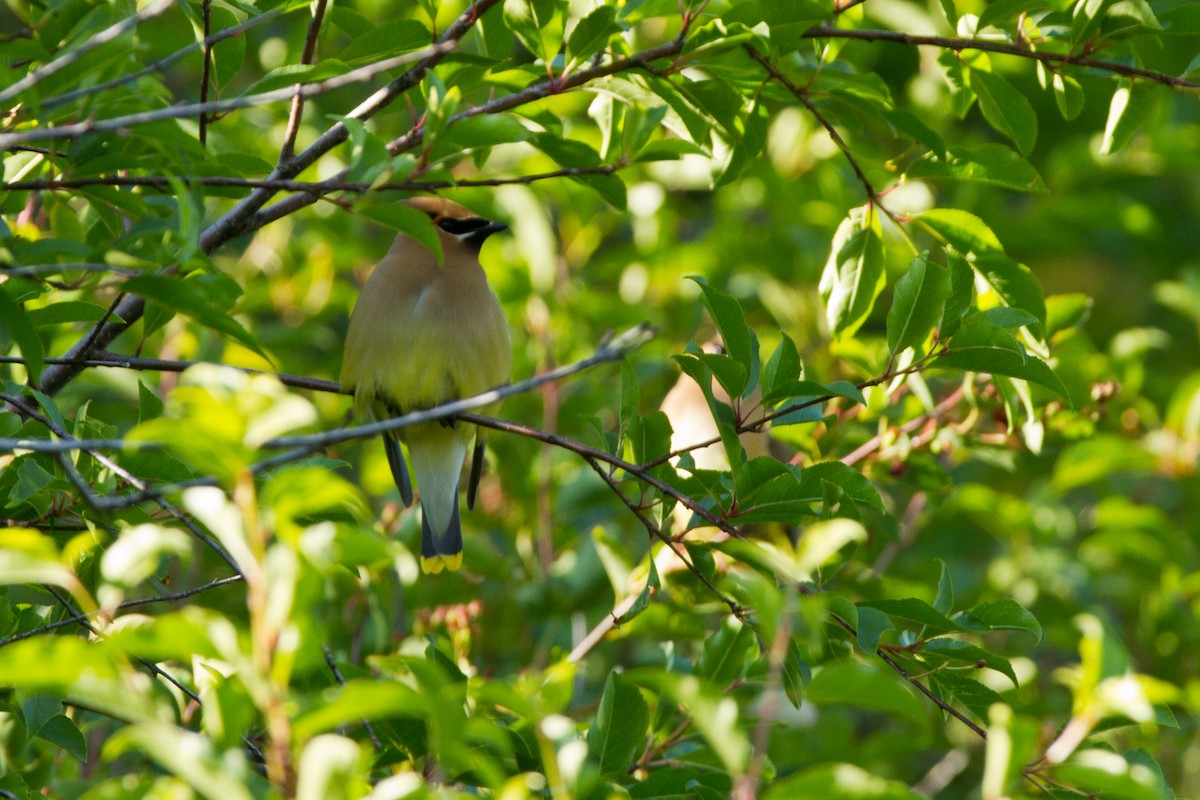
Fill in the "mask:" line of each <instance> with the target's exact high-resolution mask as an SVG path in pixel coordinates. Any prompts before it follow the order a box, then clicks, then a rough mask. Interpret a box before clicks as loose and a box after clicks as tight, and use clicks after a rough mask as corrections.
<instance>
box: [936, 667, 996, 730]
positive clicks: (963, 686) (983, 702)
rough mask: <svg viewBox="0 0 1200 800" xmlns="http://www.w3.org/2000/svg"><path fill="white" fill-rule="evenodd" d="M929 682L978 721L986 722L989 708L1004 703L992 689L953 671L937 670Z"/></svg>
mask: <svg viewBox="0 0 1200 800" xmlns="http://www.w3.org/2000/svg"><path fill="white" fill-rule="evenodd" d="M930 680H931V681H933V683H934V685H935V686H937V687H939V688H941V689H942V690H943V691H947V692H949V693H950V694H951V695H953V696H954V698H955V699H956V700H958V701H959V702H960V703H962V704H963V705H964V706H966V707H967V709H968V710H969V711H970V712H971V713H972V714H974V715H975V716H976V717H978V718H979V719H984V720H986V719H987V718H988V709H989V708H991V707H992V706H993V705H995V704H996V703H1001V704H1003V703H1004V698H1003V697H1001V696H1000V695H999V694H997V693H996V691H995V690H994V689H989V688H988V687H987V686H984V685H983V684H982V683H980V682H979V681H977V680H975V679H974V678H968V677H966V676H964V675H962V674H961V673H960V672H958V671H955V670H951V669H945V670H939V671H937V672H934V673H933V674H932V675H931V676H930Z"/></svg>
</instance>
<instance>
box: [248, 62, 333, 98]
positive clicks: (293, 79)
mask: <svg viewBox="0 0 1200 800" xmlns="http://www.w3.org/2000/svg"><path fill="white" fill-rule="evenodd" d="M349 71H350V68H349V67H348V66H346V64H345V63H344V62H342V61H338V60H337V59H334V58H327V59H325V60H324V61H321V62H320V63H318V64H288V65H286V66H282V67H277V68H276V69H273V70H271V71H270V72H268V73H267V74H266V75H264V76H263V77H262V78H260V79H259V80H257V81H255V82H254V83H253V84H251V85H250V88H249V89H247V90H246V91H245V92H243V93H242V94H243V95H251V94H262V93H264V92H270V91H274V90H275V89H284V88H287V87H288V86H295V85H296V84H298V83H317V82H319V81H323V80H325V79H327V78H336V77H337V76H339V75H345V74H346V73H347V72H349Z"/></svg>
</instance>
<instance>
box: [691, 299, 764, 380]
mask: <svg viewBox="0 0 1200 800" xmlns="http://www.w3.org/2000/svg"><path fill="white" fill-rule="evenodd" d="M691 280H693V281H695V283H696V285H698V286H699V287H700V300H701V302H703V303H704V307H705V308H707V309H708V313H709V314H710V315H712V319H713V322H715V323H716V324H717V331H718V333H719V334H720V336H721V343H722V345H724V347H725V352H726V353H728V354H729V357H730V358H732V359H733V360H734V361H736V362H737V363H738V364H740V365H741V366H742V367H743V368H745V370H746V384H745V387H744V388H743V389H742V390H741V391H736V392H730V395H731V396H734V397H736V396H738V395H741V396H742V397H746V396H748V395H749V394H750V392H752V391H754V389H755V388H756V387H757V386H758V373H759V353H758V339H757V338H756V337H755V336H754V331H752V330H750V326H749V325H747V324H746V316H745V314H743V313H742V306H741V304H739V303H738V301H737V300H735V299H734V298H733V297H731V296H730V295H727V294H724V293H723V292H719V291H717V290H716V289H714V288H713V287H712V286H710V285H709V283H708V281H706V280H704V278H702V277H699V276H691ZM718 377H719V376H718Z"/></svg>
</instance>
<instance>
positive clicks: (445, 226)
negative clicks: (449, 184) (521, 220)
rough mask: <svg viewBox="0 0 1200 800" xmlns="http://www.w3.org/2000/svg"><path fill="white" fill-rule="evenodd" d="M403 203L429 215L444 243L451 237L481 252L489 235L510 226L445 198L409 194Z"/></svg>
mask: <svg viewBox="0 0 1200 800" xmlns="http://www.w3.org/2000/svg"><path fill="white" fill-rule="evenodd" d="M403 202H404V203H405V204H406V205H408V206H411V207H412V208H415V209H417V210H418V211H421V212H423V213H425V214H427V215H429V219H430V221H432V222H433V224H434V225H436V226H437V228H438V232H439V235H440V236H441V238H442V241H443V246H444V245H445V243H446V240H447V239H450V240H454V241H458V242H461V243H462V244H463V245H465V246H466V247H469V248H470V249H472V250H475V251H476V252H478V250H479V248H481V247H483V243H484V241H486V240H487V238H488V237H489V236H491V235H492V234H493V233H499V232H500V231H503V230H507V229H508V225H506V224H505V223H503V222H496V221H494V220H490V219H484V218H483V217H481V216H479V215H478V214H476V213H475V212H474V211H471V210H470V209H468V208H464V207H463V206H460V205H459V204H458V203H455V202H454V201H452V200H447V199H445V198H443V197H410V198H408V199H407V200H404V201H403Z"/></svg>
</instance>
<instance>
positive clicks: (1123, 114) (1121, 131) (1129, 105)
mask: <svg viewBox="0 0 1200 800" xmlns="http://www.w3.org/2000/svg"><path fill="white" fill-rule="evenodd" d="M1158 98H1159V93H1158V92H1155V91H1154V89H1153V87H1151V86H1147V85H1144V84H1143V83H1142V82H1141V81H1137V82H1133V81H1121V84H1120V85H1119V86H1118V87H1117V90H1116V91H1115V92H1113V96H1112V101H1111V102H1110V103H1109V106H1108V122H1107V123H1106V124H1105V126H1104V139H1103V141H1102V142H1101V144H1100V152H1101V153H1103V154H1104V155H1112V154H1113V153H1116V152H1118V151H1119V150H1121V149H1123V148H1124V147H1125V145H1127V144H1129V140H1130V139H1132V138H1133V135H1134V134H1135V133H1137V132H1138V130H1139V129H1140V128H1141V127H1142V126H1143V125H1145V124H1146V122H1147V121H1148V120H1149V119H1150V118H1151V116H1152V114H1153V112H1154V109H1155V106H1157V105H1158Z"/></svg>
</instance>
